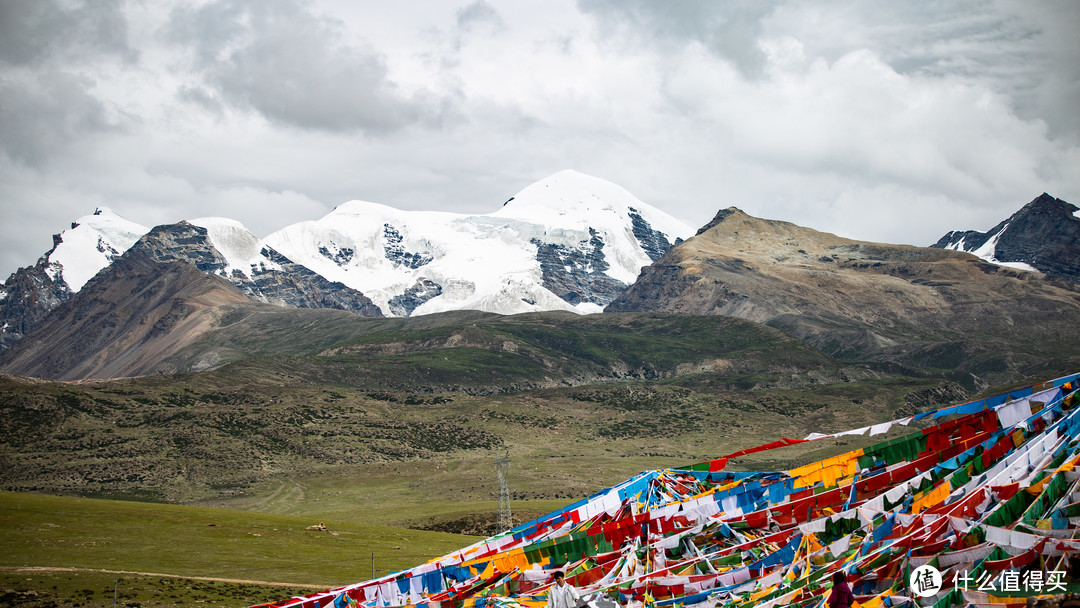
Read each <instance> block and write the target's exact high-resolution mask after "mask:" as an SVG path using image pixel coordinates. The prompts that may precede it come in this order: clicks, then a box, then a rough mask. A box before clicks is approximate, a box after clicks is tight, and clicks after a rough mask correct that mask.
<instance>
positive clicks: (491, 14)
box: [457, 0, 505, 30]
mask: <svg viewBox="0 0 1080 608" xmlns="http://www.w3.org/2000/svg"><path fill="white" fill-rule="evenodd" d="M457 24H458V27H459V28H461V29H462V30H469V29H472V28H473V27H476V26H477V25H482V24H486V25H489V26H491V27H502V26H504V25H505V24H504V23H503V20H502V17H500V16H499V13H498V11H496V10H495V7H493V6H491V4H490V3H488V2H486V1H485V0H476V2H473V3H472V4H470V5H468V6H465V7H463V8H461V9H460V10H458V12H457Z"/></svg>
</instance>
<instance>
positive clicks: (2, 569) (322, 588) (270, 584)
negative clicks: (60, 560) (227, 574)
mask: <svg viewBox="0 0 1080 608" xmlns="http://www.w3.org/2000/svg"><path fill="white" fill-rule="evenodd" d="M0 572H96V573H101V574H125V575H128V576H153V577H158V578H186V579H191V580H193V581H211V582H215V583H237V584H241V585H265V586H267V587H299V588H301V589H314V590H316V591H325V590H326V589H327V587H326V586H325V585H303V584H300V583H274V582H270V581H251V580H246V579H239V578H216V577H212V576H184V575H181V574H161V573H160V572H132V571H129V570H104V569H99V568H64V567H56V568H52V567H48V566H0Z"/></svg>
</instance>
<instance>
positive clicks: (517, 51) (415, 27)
mask: <svg viewBox="0 0 1080 608" xmlns="http://www.w3.org/2000/svg"><path fill="white" fill-rule="evenodd" d="M1078 26H1080V3H1078V2H1073V1H1071V0H1059V1H1053V0H1048V1H1039V2H1029V1H992V0H957V1H953V2H928V1H925V2H878V1H865V2H859V1H845V2H833V1H828V0H823V1H815V2H774V1H767V0H755V1H745V2H742V1H738V0H734V1H729V2H715V1H714V0H679V1H677V2H662V1H659V0H653V1H648V0H576V1H571V0H543V1H536V2H533V1H531V0H515V1H506V2H502V1H498V0H475V1H470V0H462V1H455V0H438V1H434V0H410V1H409V2H400V3H388V2H373V1H367V0H361V1H355V0H247V1H245V0H208V1H207V0H201V1H174V0H86V1H83V0H0V218H2V221H0V278H2V277H6V276H7V275H8V274H10V273H11V272H12V271H14V270H15V269H16V268H17V267H20V266H26V265H31V264H33V263H34V262H35V260H36V259H37V258H38V257H39V256H40V255H41V254H43V253H44V252H46V251H47V250H48V249H49V248H50V247H51V246H52V240H51V235H52V234H54V233H58V232H60V231H61V230H63V229H64V228H67V227H68V226H69V225H70V222H71V221H73V220H75V219H77V218H78V217H80V216H83V215H87V214H89V213H91V212H92V211H93V210H94V208H96V207H98V206H105V207H109V208H111V209H112V210H114V211H115V212H116V213H118V214H120V215H121V216H123V217H125V218H127V219H129V220H132V221H135V222H138V223H141V224H144V225H147V226H153V225H157V224H163V223H172V222H176V221H179V220H182V219H185V218H188V219H192V218H197V217H204V216H224V217H229V218H232V219H235V220H239V221H240V222H242V223H244V224H245V225H246V226H247V227H248V228H249V229H250V230H251V231H253V232H254V233H255V234H256V235H258V236H260V237H264V236H266V235H268V234H270V233H271V232H274V231H275V230H278V229H280V228H282V227H284V226H286V225H289V224H292V223H295V222H298V221H303V220H310V219H317V218H319V217H322V216H323V215H325V214H326V213H328V212H329V211H330V210H332V209H333V208H334V207H335V206H336V205H338V204H340V203H343V202H345V201H349V200H356V199H359V200H367V201H373V202H378V203H382V204H386V205H390V206H393V207H397V208H400V209H414V210H441V211H452V212H458V213H488V212H493V211H495V210H497V209H498V208H499V207H500V206H501V204H502V203H503V202H504V201H505V200H506V199H508V198H509V197H511V196H512V195H514V194H515V193H516V192H517V191H519V190H521V189H522V188H524V187H525V186H527V185H529V184H530V183H532V182H535V181H537V180H540V179H543V178H544V177H546V176H548V175H550V174H552V173H555V172H557V171H560V170H563V169H575V170H577V171H581V172H583V173H587V174H590V175H594V176H596V177H600V178H603V179H606V180H609V181H612V182H615V183H617V184H619V185H621V186H623V187H624V188H626V189H627V190H629V191H630V192H632V193H633V194H634V195H636V196H637V197H638V198H639V199H641V200H643V201H645V202H647V203H649V204H651V205H653V206H655V207H658V208H660V209H662V210H664V211H666V212H668V213H670V214H671V215H674V216H676V217H678V218H680V219H682V220H683V221H685V222H686V223H688V224H690V225H692V226H695V227H697V226H701V225H704V224H705V223H706V222H708V221H709V219H711V218H712V216H713V215H714V214H715V213H716V212H717V211H718V210H719V209H723V208H726V207H729V206H736V207H739V208H740V209H742V210H744V211H746V212H747V213H750V214H751V215H755V216H758V217H764V218H769V219H779V220H785V221H790V222H794V223H797V224H800V225H803V226H808V227H811V228H815V229H818V230H823V231H827V232H832V233H836V234H839V235H841V236H845V237H849V238H856V239H862V240H870V241H880V242H889V243H908V244H914V245H929V244H932V243H934V242H935V241H937V239H938V238H939V237H941V236H942V235H943V234H945V233H946V232H947V231H949V230H954V229H978V230H987V229H989V228H991V227H992V226H993V225H995V224H996V223H998V222H999V221H1001V220H1003V219H1005V218H1006V217H1008V216H1009V215H1011V214H1012V213H1014V212H1015V211H1016V210H1017V209H1019V208H1020V207H1021V206H1022V205H1024V204H1025V203H1027V202H1029V201H1030V200H1032V199H1034V198H1035V197H1036V196H1038V195H1039V194H1041V193H1042V192H1049V193H1050V194H1052V195H1054V196H1056V197H1058V198H1062V199H1065V200H1067V201H1070V202H1073V203H1077V204H1080V111H1078V110H1077V108H1080V38H1078V37H1077V36H1076V31H1077V27H1078Z"/></svg>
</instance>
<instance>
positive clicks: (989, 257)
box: [968, 224, 1039, 272]
mask: <svg viewBox="0 0 1080 608" xmlns="http://www.w3.org/2000/svg"><path fill="white" fill-rule="evenodd" d="M1008 229H1009V224H1005V226H1003V227H1002V228H1001V230H999V231H998V233H997V234H995V235H994V236H992V237H990V238H989V239H987V240H986V242H985V243H983V245H982V247H979V248H978V249H975V250H974V251H969V252H968V253H970V254H972V255H975V256H978V257H980V258H982V259H983V260H985V261H987V262H990V263H991V264H994V265H997V266H1004V267H1006V268H1015V269H1017V270H1027V271H1029V272H1039V269H1038V268H1035V267H1034V266H1032V265H1030V264H1026V263H1024V262H1002V261H1001V260H999V259H997V244H998V241H999V240H1001V235H1002V234H1004V233H1005V231H1006V230H1008Z"/></svg>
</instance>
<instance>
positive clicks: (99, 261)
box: [46, 207, 150, 292]
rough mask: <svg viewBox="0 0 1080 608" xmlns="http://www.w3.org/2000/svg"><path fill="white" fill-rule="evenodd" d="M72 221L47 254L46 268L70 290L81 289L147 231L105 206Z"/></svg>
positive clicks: (144, 227) (147, 230)
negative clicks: (48, 263) (47, 262)
mask: <svg viewBox="0 0 1080 608" xmlns="http://www.w3.org/2000/svg"><path fill="white" fill-rule="evenodd" d="M75 224H76V225H75V227H74V228H71V229H68V230H65V231H63V232H61V233H60V239H61V242H60V243H59V244H58V245H57V246H56V248H55V249H53V251H52V253H50V254H49V262H50V266H49V268H48V269H46V272H48V273H49V275H50V276H51V277H52V278H53V280H54V281H55V280H58V279H59V278H61V277H62V278H63V280H64V281H65V282H66V283H67V285H68V287H69V288H70V289H71V291H72V292H76V291H79V290H80V289H82V286H83V285H85V284H86V282H87V281H89V280H90V279H91V278H93V277H94V275H95V274H97V273H98V272H99V271H100V270H101V269H102V268H105V267H106V266H108V265H109V264H111V263H112V261H113V260H114V259H116V258H118V257H120V256H121V255H123V253H124V252H125V251H127V250H128V249H129V248H130V247H131V246H132V245H134V244H135V242H136V241H138V240H139V238H141V237H142V236H143V235H144V234H146V233H147V232H149V230H150V229H149V228H147V227H146V226H142V225H140V224H136V223H135V222H130V221H128V220H126V219H124V218H122V217H120V216H119V215H117V214H115V213H113V212H112V210H110V209H108V208H105V207H99V208H98V209H96V210H95V211H94V213H93V214H91V215H84V216H82V217H80V218H79V219H78V220H76V221H75ZM54 273H55V274H54Z"/></svg>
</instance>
